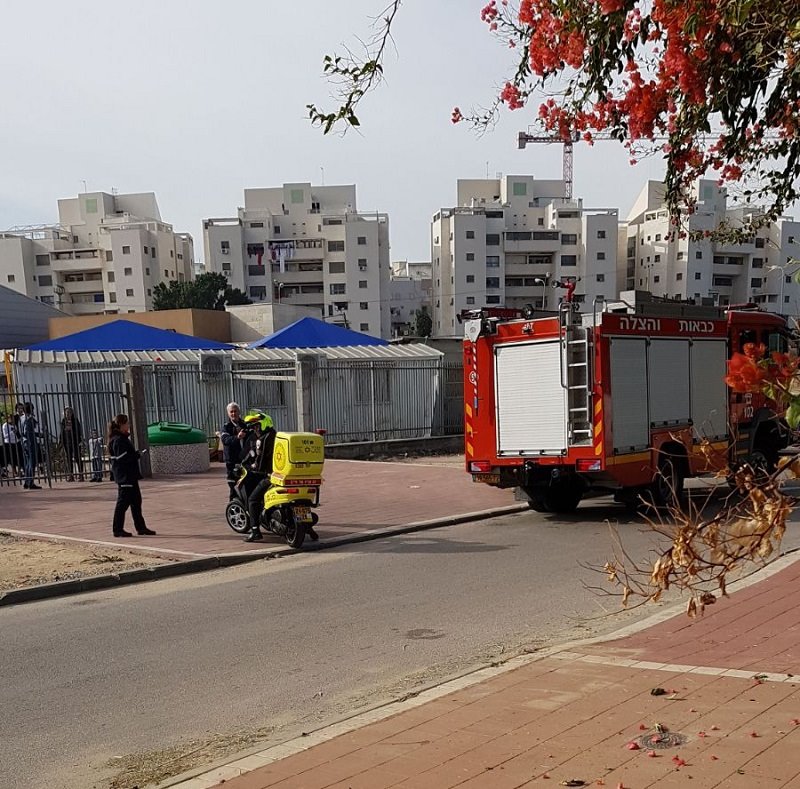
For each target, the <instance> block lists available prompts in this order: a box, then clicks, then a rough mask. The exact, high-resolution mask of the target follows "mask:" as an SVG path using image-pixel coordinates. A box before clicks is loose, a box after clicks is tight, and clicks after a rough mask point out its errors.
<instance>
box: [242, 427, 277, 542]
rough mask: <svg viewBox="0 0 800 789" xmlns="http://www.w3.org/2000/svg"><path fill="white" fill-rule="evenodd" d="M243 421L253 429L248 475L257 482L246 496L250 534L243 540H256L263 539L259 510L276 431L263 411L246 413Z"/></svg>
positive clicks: (266, 481)
mask: <svg viewBox="0 0 800 789" xmlns="http://www.w3.org/2000/svg"><path fill="white" fill-rule="evenodd" d="M244 422H245V425H247V428H248V431H249V430H252V431H253V433H252V435H251V436H250V438H249V441H250V442H253V440H254V439H255V440H254V445H252V446H251V449H250V452H249V454H250V456H251V457H252V460H251V462H250V464H249V466H250V471H249V474H248V477H250V476H252V479H253V480H254V481H256V482H257V484H256V486H255V487H254V488H253V489H252V490H251V491H250V494H249V495H248V497H247V508H248V510H249V512H250V534H248V535H247V537H246V538H245V542H256V540H263V539H264V536H263V535H262V534H261V528H260V525H259V524H260V522H261V511H262V510H263V508H264V493H266V491H267V488H269V486H270V480H269V477H270V474H271V473H272V453H273V452H274V450H275V434H276V431H275V426H274V424H273V422H272V417H271V416H270V415H269V414H265V413H264V412H263V411H256V412H255V413H252V414H248V415H247V416H246V417H245V418H244Z"/></svg>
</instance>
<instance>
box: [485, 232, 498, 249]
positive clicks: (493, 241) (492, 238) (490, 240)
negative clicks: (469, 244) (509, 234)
mask: <svg viewBox="0 0 800 789" xmlns="http://www.w3.org/2000/svg"><path fill="white" fill-rule="evenodd" d="M486 246H487V247H497V246H500V234H499V233H487V234H486Z"/></svg>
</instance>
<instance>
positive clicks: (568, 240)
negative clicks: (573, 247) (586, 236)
mask: <svg viewBox="0 0 800 789" xmlns="http://www.w3.org/2000/svg"><path fill="white" fill-rule="evenodd" d="M561 243H562V244H577V243H578V234H577V233H562V234H561Z"/></svg>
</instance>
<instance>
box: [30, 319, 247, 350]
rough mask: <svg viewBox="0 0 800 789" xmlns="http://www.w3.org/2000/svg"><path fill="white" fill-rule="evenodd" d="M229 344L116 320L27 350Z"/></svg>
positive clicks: (223, 347)
mask: <svg viewBox="0 0 800 789" xmlns="http://www.w3.org/2000/svg"><path fill="white" fill-rule="evenodd" d="M232 348H233V346H232V345H227V344H226V343H224V342H217V341H216V340H206V339H203V338H202V337H192V336H191V335H189V334H180V333H178V332H175V331H169V330H168V329H156V328H154V327H152V326H145V325H144V324H141V323H134V322H133V321H126V320H116V321H112V322H111V323H105V324H103V325H101V326H95V327H94V328H92V329H86V330H85V331H79V332H75V334H68V335H67V336H66V337H59V338H58V339H56V340H47V342H40V343H37V344H36V345H31V346H29V348H28V350H30V351H192V350H196V351H206V350H231V349H232Z"/></svg>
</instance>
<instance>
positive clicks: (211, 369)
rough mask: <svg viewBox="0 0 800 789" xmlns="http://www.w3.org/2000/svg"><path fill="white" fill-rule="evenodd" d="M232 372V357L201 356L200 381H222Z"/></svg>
mask: <svg viewBox="0 0 800 789" xmlns="http://www.w3.org/2000/svg"><path fill="white" fill-rule="evenodd" d="M230 370H231V356H230V354H225V353H201V354H200V380H201V381H205V382H207V383H215V382H217V381H222V380H223V379H224V378H225V375H226V373H229V372H230Z"/></svg>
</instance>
